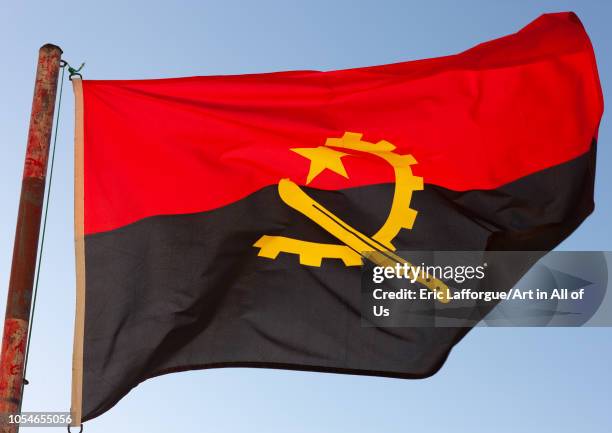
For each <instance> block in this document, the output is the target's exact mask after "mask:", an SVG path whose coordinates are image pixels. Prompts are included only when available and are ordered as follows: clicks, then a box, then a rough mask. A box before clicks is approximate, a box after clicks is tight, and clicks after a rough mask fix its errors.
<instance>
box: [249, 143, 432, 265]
mask: <svg viewBox="0 0 612 433" xmlns="http://www.w3.org/2000/svg"><path fill="white" fill-rule="evenodd" d="M362 136H363V134H359V133H355V132H346V133H344V135H343V136H342V137H340V138H328V139H327V140H326V141H325V146H327V147H329V148H338V149H348V150H353V151H356V152H364V153H368V154H371V155H374V156H376V157H379V158H382V159H383V160H385V161H386V162H387V163H388V164H389V165H390V166H391V167H392V168H393V170H394V173H395V190H394V193H393V202H392V204H391V209H390V211H389V216H388V218H387V220H386V221H385V223H384V224H383V225H382V227H381V228H380V229H379V230H378V231H377V232H376V233H375V234H374V235H372V236H371V237H368V236H366V235H363V234H361V233H359V232H357V233H359V235H360V236H359V237H361V238H362V239H361V240H362V242H359V241H358V240H355V241H354V242H357V244H358V245H359V246H360V249H356V247H355V243H353V245H352V246H353V248H351V242H350V241H349V242H345V244H330V243H321V242H310V241H305V240H300V239H294V238H289V237H284V236H271V235H264V236H262V237H261V238H259V239H258V240H257V242H255V244H254V245H253V246H255V247H257V248H259V254H258V255H259V256H260V257H266V258H270V259H275V258H276V257H277V256H278V254H279V253H281V252H284V253H290V254H297V255H299V257H300V263H301V264H302V265H307V266H321V262H322V260H323V259H324V258H331V259H340V260H342V262H343V263H344V264H345V265H346V266H359V265H361V263H362V256H363V255H364V254H368V253H369V252H371V251H372V250H378V249H379V247H380V246H382V247H384V249H385V250H389V251H395V247H394V245H393V240H394V239H395V237H396V236H397V234H398V233H399V231H400V230H401V229H411V228H412V226H413V224H414V220H415V218H416V216H417V211H416V210H414V209H411V208H410V201H411V199H412V193H413V192H414V191H419V190H422V189H423V179H422V178H421V177H418V176H414V175H413V174H412V169H411V167H410V166H411V165H413V164H416V160H415V159H414V157H413V156H412V155H400V154H397V153H395V152H394V151H395V149H396V147H395V146H394V145H393V144H392V143H390V142H388V141H385V140H382V141H379V142H377V143H370V142H368V141H364V140H362V139H361V138H362ZM279 194H280V196H281V198H282V199H283V201H284V202H285V203H287V204H288V205H289V206H291V207H294V208H295V209H297V210H298V211H300V212H302V213H304V214H306V215H307V216H309V217H310V218H311V219H313V220H315V221H316V222H319V221H318V218H320V217H317V215H316V214H313V213H312V212H309V209H311V208H313V207H314V208H317V207H318V209H319V212H321V209H323V211H325V212H326V213H327V216H328V217H330V215H331V217H335V216H334V215H333V214H331V212H329V211H327V210H326V209H324V208H323V207H322V206H320V205H318V203H316V202H315V201H314V200H312V199H310V197H308V196H307V195H306V194H305V193H304V192H303V191H302V190H301V189H300V188H299V186H297V185H296V184H295V183H293V182H292V181H290V180H288V179H283V180H281V182H279ZM317 205H318V206H317ZM309 213H310V214H309ZM336 220H337V221H341V220H339V219H338V218H337V217H336ZM319 224H320V225H322V223H320V222H319ZM344 225H345V226H348V225H347V224H346V223H344ZM328 231H330V232H332V234H335V236H336V237H338V238H340V236H339V235H338V234H337V233H334V231H333V230H332V229H331V228H330V229H328ZM351 231H352V232H353V233H354V232H356V230H354V229H353V230H351ZM336 232H337V230H336ZM372 240H373V241H374V243H372ZM370 245H376V247H371V246H370Z"/></svg>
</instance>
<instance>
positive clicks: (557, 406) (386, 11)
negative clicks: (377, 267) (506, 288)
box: [0, 0, 612, 433]
mask: <svg viewBox="0 0 612 433" xmlns="http://www.w3.org/2000/svg"><path fill="white" fill-rule="evenodd" d="M565 10H573V11H575V12H576V13H577V14H578V15H579V17H580V18H581V19H582V21H583V23H584V24H585V26H586V28H587V31H588V32H589V34H590V36H591V39H592V41H593V44H594V47H595V51H596V55H597V59H598V65H599V72H600V77H601V81H602V85H603V88H604V98H605V99H606V100H608V96H609V93H610V87H609V83H610V82H611V79H612V27H611V26H610V17H612V3H611V2H608V1H603V0H602V1H586V0H581V1H496V2H493V1H465V2H453V1H447V2H443V1H434V0H431V1H427V2H416V1H415V2H410V1H385V0H381V1H356V0H354V1H331V0H328V1H315V0H310V1H302V2H294V1H269V0H258V1H235V0H226V1H216V2H212V1H198V2H196V1H174V2H168V1H167V2H156V1H146V2H145V1H129V2H128V1H110V0H109V1H104V2H87V1H80V2H64V1H55V2H2V4H0V46H1V51H2V54H3V58H4V67H3V68H2V69H1V70H0V97H1V100H2V103H1V104H0V131H1V132H2V137H3V139H2V143H1V145H2V149H3V153H2V157H1V158H0V173H1V178H2V182H1V183H0V198H1V200H2V201H1V202H2V212H0V227H1V228H2V229H1V230H0V276H1V279H0V281H2V284H3V287H6V286H7V285H8V279H9V269H10V260H11V254H12V244H13V236H14V227H15V220H16V216H17V203H18V200H19V188H20V181H21V171H22V167H23V155H24V151H25V143H26V135H27V126H28V125H27V122H28V118H29V111H30V107H31V98H32V86H33V79H34V68H35V62H36V56H37V50H38V47H39V46H40V45H42V44H44V43H45V42H52V43H55V44H58V45H60V46H61V47H62V48H63V50H64V58H65V59H66V60H68V61H69V62H71V63H73V64H79V63H80V62H82V61H85V62H87V66H86V68H85V70H84V76H85V78H91V79H94V78H96V79H120V78H160V77H174V76H189V75H209V74H239V73H251V72H267V71H276V70H290V69H323V70H329V69H340V68H348V67H356V66H366V65H373V64H381V63H390V62H397V61H403V60H411V59H419V58H425V57H436V56H441V55H446V54H452V53H455V52H458V51H462V50H464V49H467V48H469V47H470V46H472V45H474V44H477V43H479V42H482V41H485V40H489V39H492V38H496V37H499V36H502V35H504V34H507V33H512V32H514V31H516V30H518V29H519V28H521V27H522V26H524V25H525V24H527V23H528V22H530V21H531V20H533V19H535V18H536V17H537V16H538V15H540V14H541V13H544V12H553V11H565ZM64 102H65V104H64V106H63V108H62V112H61V119H60V130H59V138H58V149H57V157H56V158H57V159H56V172H55V179H54V185H53V191H52V201H51V207H50V214H49V221H48V236H47V245H46V249H45V255H44V261H43V268H42V273H41V285H40V292H39V303H38V307H37V315H36V317H35V319H34V331H33V339H32V349H31V357H30V364H29V365H30V368H29V371H28V379H29V381H30V383H31V384H30V385H28V386H27V387H26V396H25V400H24V410H41V411H42V410H57V411H61V410H67V409H68V407H69V404H70V368H71V366H70V362H71V351H72V348H71V345H72V332H73V316H74V253H73V234H72V223H73V219H72V193H73V187H72V176H73V170H72V158H73V157H72V152H73V143H72V135H73V112H74V111H73V108H74V107H73V100H72V90H71V88H70V86H69V85H66V87H65V88H64ZM599 138H600V144H599V148H598V173H597V187H596V203H597V209H596V211H595V213H594V214H593V215H592V216H591V217H590V218H589V219H588V220H587V221H586V222H585V223H584V224H583V225H582V226H581V227H580V228H579V229H578V230H577V231H576V232H575V233H574V234H573V235H572V236H571V237H570V238H568V239H567V240H566V241H565V242H564V243H563V244H562V245H561V247H560V249H567V250H612V224H610V219H611V216H612V186H611V185H612V172H611V170H609V167H610V164H611V163H612V146H611V143H612V130H611V128H610V122H609V116H608V115H607V114H604V118H603V121H602V125H601V128H600V136H599ZM5 290H6V289H1V290H0V309H1V310H2V311H3V309H4V303H5V296H6V295H5ZM611 343H612V330H611V329H609V328H572V329H570V328H565V329H564V328H561V329H552V328H538V329H515V328H479V329H475V330H473V331H472V332H471V333H470V334H469V335H468V336H467V337H466V338H465V339H464V340H463V341H462V342H461V343H460V344H459V345H458V346H457V347H456V348H455V349H454V350H453V352H452V353H451V356H450V358H449V360H448V362H447V364H446V365H445V366H444V367H443V368H442V370H441V371H440V372H439V373H438V374H437V375H435V376H433V377H432V378H429V379H425V380H419V381H403V380H393V379H382V378H368V377H356V376H343V375H333V374H321V373H303V372H289V371H276V370H263V369H221V370H207V371H197V372H188V373H180V374H172V375H167V376H164V377H160V378H156V379H152V380H149V381H147V382H145V383H143V384H142V385H140V386H138V387H137V388H136V389H135V390H133V391H132V392H131V393H130V394H129V395H128V396H127V397H126V398H124V399H123V400H122V401H121V402H120V403H119V404H118V405H117V406H116V407H115V408H113V409H112V410H111V411H109V412H108V413H106V414H104V415H102V416H101V417H99V418H97V419H95V420H93V421H91V422H88V423H87V424H86V425H85V431H87V432H88V433H89V432H108V431H113V432H124V431H125V432H140V431H142V432H144V431H146V432H151V433H153V432H174V431H187V430H188V431H205V432H221V431H222V432H253V431H265V432H266V433H274V432H309V433H314V432H352V433H360V432H380V431H391V432H395V431H418V432H424V433H428V432H445V433H446V432H464V431H465V432H468V431H469V432H487V433H490V432H495V433H506V432H508V433H516V432H532V431H537V432H538V433H547V432H551V433H552V432H555V433H559V432H576V431H580V432H602V433H603V432H609V431H610V426H612V412H611V411H610V407H609V402H610V401H611V400H612V395H611V394H612V392H611V391H610V385H611V384H612V372H611V370H610V368H609V366H610V365H611V364H612V344H611ZM24 431H27V430H25V429H24ZM57 431H65V430H64V429H58V430H57Z"/></svg>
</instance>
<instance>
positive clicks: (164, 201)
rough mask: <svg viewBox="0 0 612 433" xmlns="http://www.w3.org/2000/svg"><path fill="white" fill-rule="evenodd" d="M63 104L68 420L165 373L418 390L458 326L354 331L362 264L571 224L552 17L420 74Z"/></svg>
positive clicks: (580, 82)
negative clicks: (309, 377)
mask: <svg viewBox="0 0 612 433" xmlns="http://www.w3.org/2000/svg"><path fill="white" fill-rule="evenodd" d="M74 88H75V93H76V105H77V112H76V116H77V117H76V188H75V191H76V194H75V195H76V205H75V209H76V218H75V219H76V242H77V318H76V332H75V351H74V380H73V408H72V409H73V411H74V413H75V422H76V423H78V421H79V419H81V418H82V419H83V420H87V419H91V418H93V417H96V416H98V415H100V414H102V413H103V412H105V411H106V410H108V409H109V408H110V407H112V406H113V405H114V404H115V403H117V401H118V400H119V399H121V397H122V396H124V395H125V394H126V393H127V392H128V391H129V390H130V389H131V388H133V387H134V386H136V385H137V384H138V383H140V382H142V381H144V380H145V379H147V378H151V377H153V376H157V375H161V374H165V373H169V372H174V371H180V370H189V369H201V368H213V367H230V366H249V367H270V368H285V369H296V370H311V371H326V372H335V373H352V374H367V375H382V376H391V377H400V378H419V377H425V376H428V375H431V374H433V373H435V372H436V371H437V370H438V369H439V368H440V366H441V365H442V364H443V362H444V361H445V359H446V357H447V355H448V353H449V351H450V349H451V348H452V346H453V345H454V344H456V343H457V342H458V341H459V340H460V339H461V337H462V336H463V335H464V334H465V333H466V332H467V329H466V328H434V327H432V328H419V329H414V328H408V327H404V328H394V329H393V330H392V332H391V331H390V330H389V329H385V328H379V327H362V326H361V322H360V313H359V302H360V278H361V273H360V267H361V264H362V256H363V255H364V252H366V251H371V250H381V251H387V252H395V251H399V250H476V251H485V250H543V251H547V250H550V249H552V248H554V247H555V245H557V244H558V243H559V242H560V241H561V240H563V239H564V238H565V237H566V236H568V234H570V233H571V232H572V231H573V230H574V229H575V228H576V227H577V226H578V225H579V224H580V223H581V221H583V219H584V218H585V217H586V216H587V215H588V214H589V213H590V212H591V211H592V210H593V181H594V172H595V141H596V138H597V128H598V124H599V121H600V118H601V115H602V110H603V99H602V93H601V89H600V85H599V82H598V76H597V69H596V65H595V58H594V54H593V50H592V47H591V44H590V42H589V39H588V36H587V35H586V33H585V31H584V29H583V27H582V25H581V23H580V22H579V20H578V18H577V17H576V16H575V15H574V14H572V13H559V14H551V15H544V16H542V17H540V18H539V19H537V20H536V21H534V22H533V23H531V24H529V25H528V26H527V27H525V28H524V29H522V30H521V31H519V32H518V33H516V34H513V35H510V36H506V37H503V38H501V39H497V40H494V41H491V42H487V43H484V44H481V45H478V46H476V47H475V48H472V49H470V50H468V51H466V52H463V53H461V54H458V55H453V56H448V57H441V58H435V59H428V60H419V61H412V62H405V63H396V64H391V65H384V66H374V67H367V68H357V69H349V70H341V71H332V72H317V71H294V72H279V73H269V74H254V75H237V76H211V77H192V78H178V79H160V80H125V81H124V80H121V81H98V80H85V81H80V80H75V81H74Z"/></svg>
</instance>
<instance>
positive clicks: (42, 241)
mask: <svg viewBox="0 0 612 433" xmlns="http://www.w3.org/2000/svg"><path fill="white" fill-rule="evenodd" d="M66 65H68V63H66V62H65V61H63V60H61V61H60V67H61V68H62V77H61V81H60V91H59V100H58V103H57V116H56V117H55V131H54V134H53V147H52V148H51V166H50V167H49V184H48V186H47V195H46V197H45V213H44V216H43V222H42V232H41V238H40V252H39V253H38V262H37V264H36V279H35V280H34V290H33V293H32V309H31V311H30V319H29V323H30V326H29V329H28V339H27V343H26V348H25V353H24V361H23V381H22V384H21V396H22V398H21V402H20V403H19V411H20V412H21V405H22V403H23V387H24V385H27V384H28V381H27V379H26V377H25V375H26V370H27V368H28V355H29V354H30V337H31V336H32V328H33V320H34V311H35V310H36V295H37V294H38V281H39V278H40V266H41V263H42V257H43V248H44V246H45V232H46V228H47V214H48V213H49V199H50V197H51V184H52V182H53V167H54V165H55V147H56V146H55V145H56V143H57V130H58V126H59V119H60V113H61V108H62V93H63V90H64V72H65V70H66Z"/></svg>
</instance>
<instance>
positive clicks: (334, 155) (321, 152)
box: [291, 146, 348, 185]
mask: <svg viewBox="0 0 612 433" xmlns="http://www.w3.org/2000/svg"><path fill="white" fill-rule="evenodd" d="M291 150H292V151H294V152H295V153H297V154H298V155H301V156H303V157H304V158H308V159H310V170H309V171H308V178H307V179H306V184H307V185H308V184H309V183H310V182H311V181H312V180H313V179H314V178H315V177H317V176H318V175H319V174H320V173H321V172H322V171H323V170H325V169H326V168H327V169H329V170H331V171H333V172H334V173H338V174H339V175H341V176H344V177H346V178H347V179H348V175H347V174H346V170H345V168H344V165H343V164H342V160H341V158H342V157H343V156H346V155H348V154H347V153H342V152H338V151H337V150H334V149H330V148H329V147H325V146H319V147H302V148H298V149H291Z"/></svg>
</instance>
